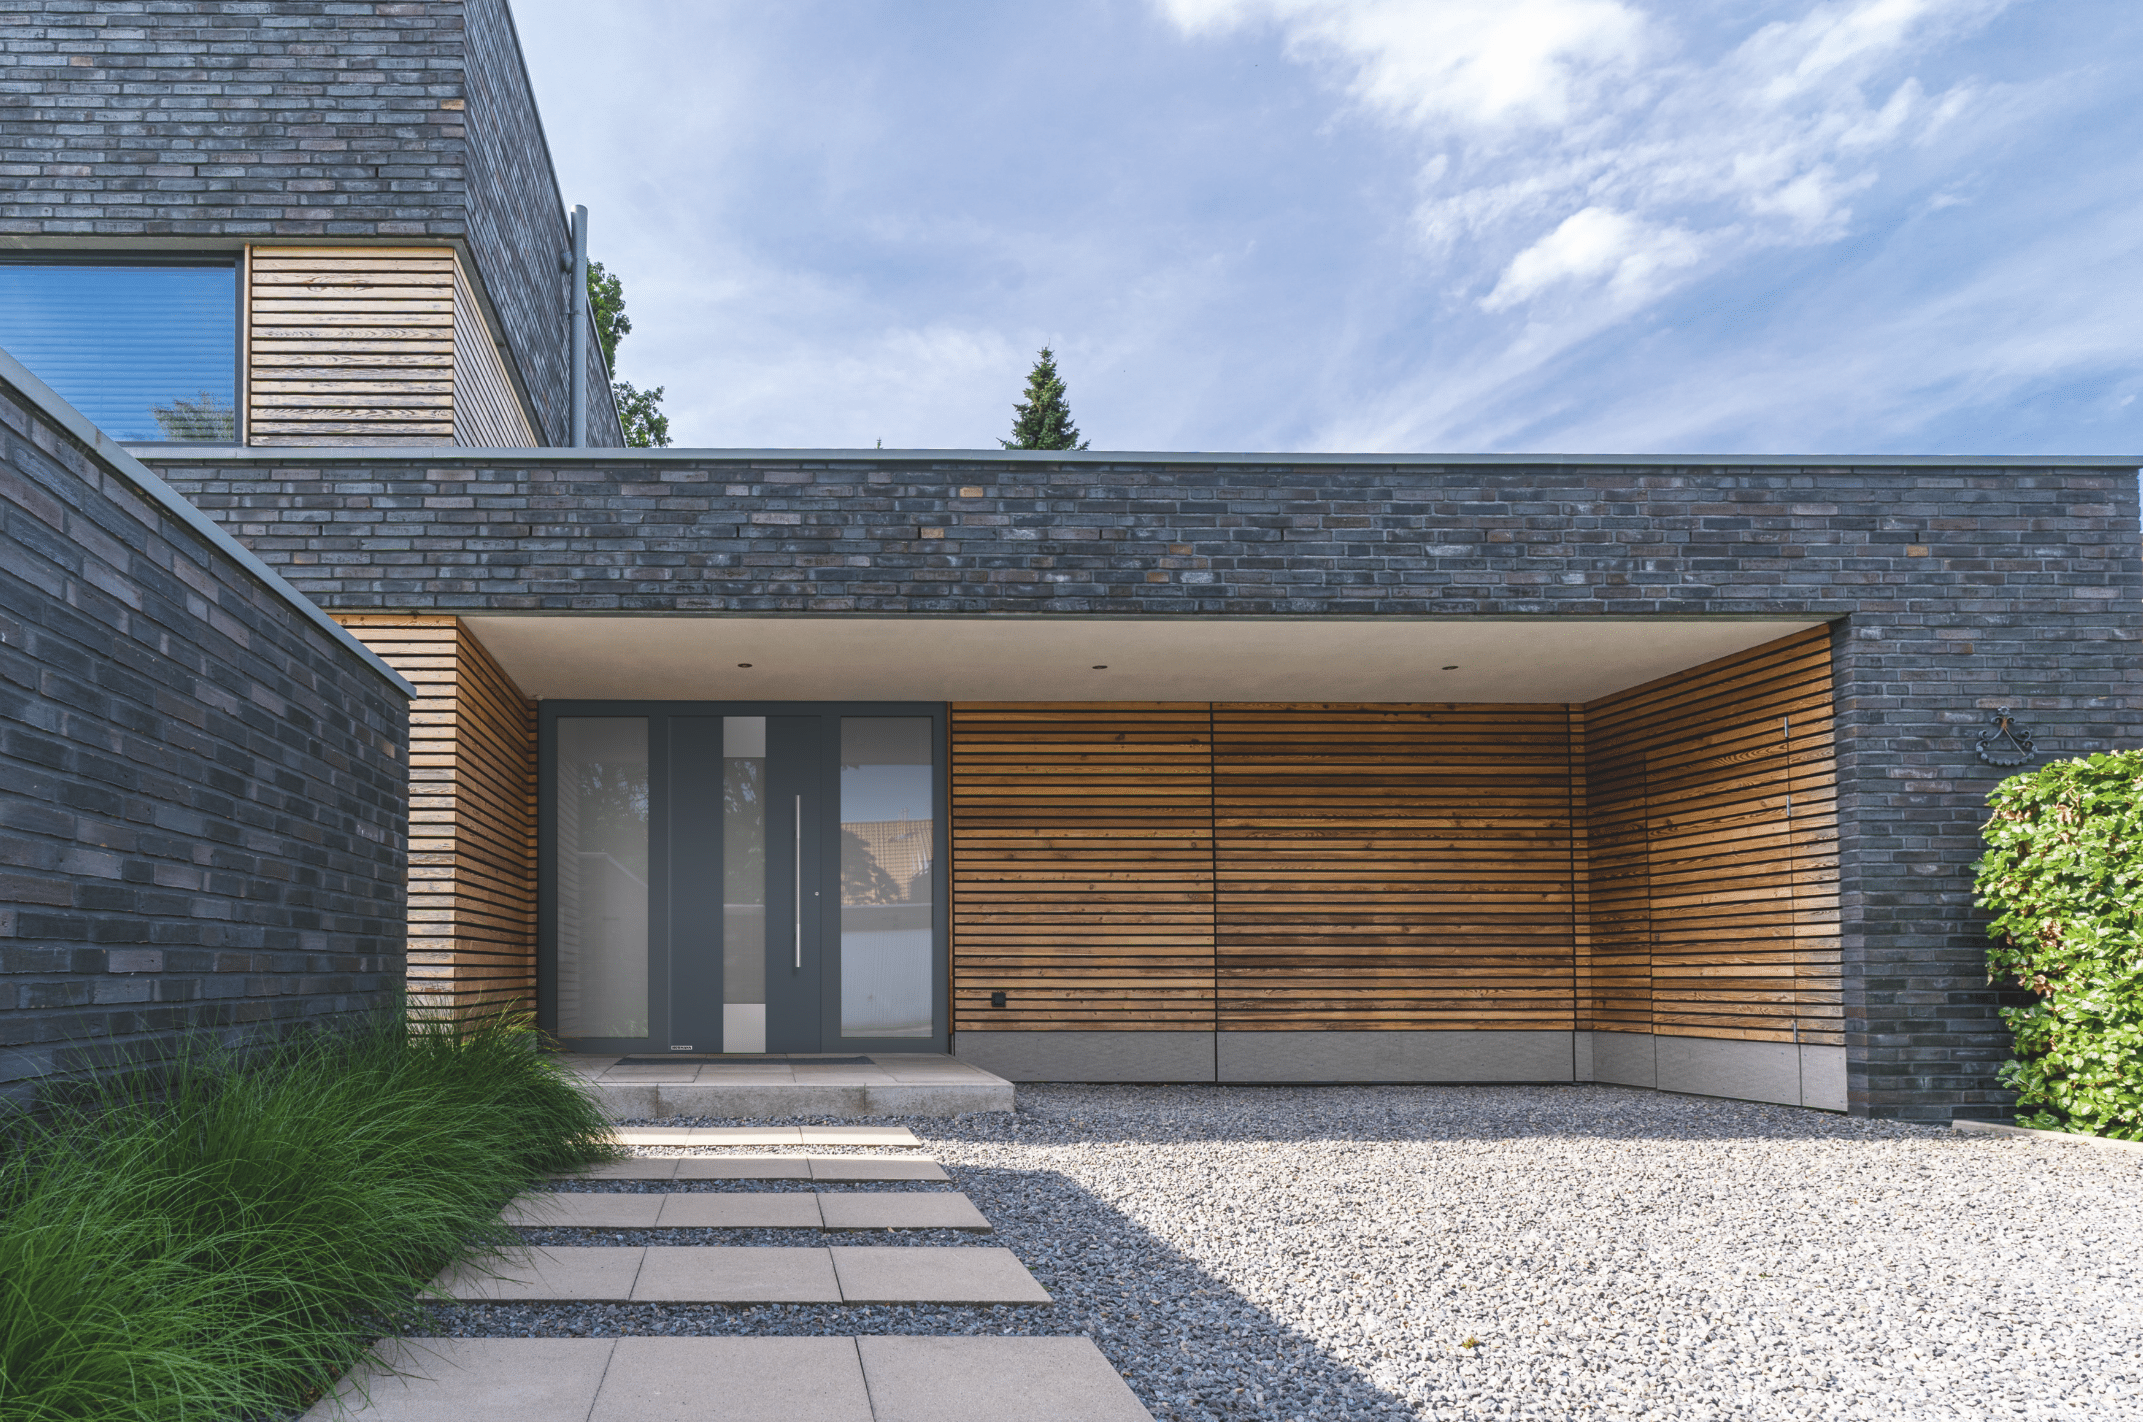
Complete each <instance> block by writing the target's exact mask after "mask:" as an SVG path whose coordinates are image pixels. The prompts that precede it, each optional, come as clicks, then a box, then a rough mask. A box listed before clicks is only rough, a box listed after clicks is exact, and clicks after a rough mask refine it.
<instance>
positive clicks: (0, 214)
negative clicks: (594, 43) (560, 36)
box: [0, 0, 623, 445]
mask: <svg viewBox="0 0 2143 1422" xmlns="http://www.w3.org/2000/svg"><path fill="white" fill-rule="evenodd" d="M0 47H4V50H5V55H6V64H7V72H6V79H7V82H6V84H5V85H4V86H0V244H4V245H5V246H7V247H11V248H14V249H17V250H54V249H74V250H87V249H93V248H98V247H102V248H105V249H108V250H109V249H122V250H127V251H145V250H157V249H158V248H159V247H163V248H166V249H169V248H172V247H173V246H175V245H176V246H182V247H185V248H187V249H190V250H202V249H205V248H213V247H215V246H217V245H219V244H221V243H228V244H229V246H230V248H231V250H234V251H235V250H236V248H237V246H238V245H239V244H240V243H243V242H275V241H303V242H309V243H312V244H314V245H319V244H320V243H321V242H322V241H323V240H328V241H332V240H334V239H344V240H353V241H368V240H382V241H394V240H398V241H402V242H405V243H406V242H407V241H409V240H410V239H412V238H439V239H446V240H449V241H454V242H458V243H461V244H463V245H464V246H465V248H466V249H467V251H468V252H469V255H470V259H471V262H472V264H473V265H474V266H475V268H476V269H477V272H478V274H479V276H480V278H481V280H482V282H483V283H484V289H485V293H486V295H487V296H488V297H489V299H490V301H491V303H492V305H493V306H494V308H495V309H496V311H497V314H498V318H499V322H500V324H501V326H502V327H503V329H504V333H505V337H506V345H507V348H508V351H509V352H510V354H511V356H512V358H513V360H514V362H515V364H516V365H517V366H518V367H519V370H520V375H521V379H522V381H523V383H524V384H525V386H526V389H527V393H528V395H529V398H530V401H531V403H532V404H533V405H534V406H535V409H536V412H537V415H538V418H539V420H540V422H541V424H542V426H543V428H542V429H541V431H540V432H539V434H540V437H541V438H542V439H543V440H544V441H545V442H546V443H564V441H565V437H566V402H567V394H566V359H565V355H564V351H565V340H566V338H565V332H566V329H567V311H566V295H567V293H566V285H567V282H566V279H565V278H564V277H563V276H562V275H561V273H560V272H559V270H558V254H559V252H560V251H562V250H563V249H564V248H565V246H566V245H567V244H568V241H569V237H568V233H567V229H566V227H565V220H564V211H563V206H562V204H561V201H560V197H559V193H558V184H557V179H556V177H555V176H554V175H553V174H552V172H551V167H550V159H549V153H548V150H547V149H546V148H545V146H544V143H543V133H542V125H541V121H540V119H539V118H538V116H537V113H536V106H535V99H534V96H533V95H532V93H531V92H530V90H529V86H528V76H527V73H526V71H525V70H524V68H523V67H522V63H521V55H520V45H519V42H518V40H516V39H515V37H514V33H513V22H512V18H511V16H510V15H509V14H508V13H507V10H506V5H505V0H467V2H466V3H464V0H396V2H395V3H376V4H367V3H351V4H340V3H334V4H331V3H324V0H277V3H273V4H252V3H214V4H198V5H196V4H187V5H162V4H151V3H145V0H43V3H37V4H30V5H17V6H14V7H11V8H0ZM589 394H590V407H589V437H590V439H591V440H592V441H594V442H595V443H597V444H610V445H618V444H622V443H623V440H622V437H621V436H620V435H619V434H618V432H617V421H616V419H615V417H614V413H613V411H612V407H611V403H610V396H609V388H608V384H607V382H606V381H604V380H602V379H600V378H599V379H597V380H595V381H593V382H591V385H590V391H589Z"/></svg>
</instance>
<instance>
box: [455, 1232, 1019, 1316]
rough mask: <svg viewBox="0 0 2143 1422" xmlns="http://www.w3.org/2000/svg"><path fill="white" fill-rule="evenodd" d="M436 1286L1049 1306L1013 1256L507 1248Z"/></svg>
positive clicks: (642, 1297) (647, 1296) (891, 1250)
mask: <svg viewBox="0 0 2143 1422" xmlns="http://www.w3.org/2000/svg"><path fill="white" fill-rule="evenodd" d="M432 1287H433V1288H434V1289H435V1290H437V1291H438V1292H439V1293H441V1294H444V1295H445V1296H446V1297H448V1298H451V1299H455V1300H457V1301H459V1302H464V1303H975V1304H985V1303H1007V1304H1020V1303H1048V1302H1049V1301H1050V1299H1049V1294H1048V1293H1047V1292H1046V1291H1045V1290H1044V1289H1043V1288H1042V1286H1041V1285H1040V1284H1038V1283H1036V1282H1035V1279H1034V1276H1033V1275H1032V1274H1030V1273H1028V1272H1027V1268H1026V1266H1025V1265H1024V1264H1021V1263H1020V1262H1019V1260H1018V1259H1016V1258H1014V1257H1013V1255H1012V1252H1011V1251H1010V1250H1008V1249H996V1248H990V1247H986V1246H975V1247H970V1248H958V1247H945V1248H934V1247H907V1248H902V1247H891V1246H880V1247H869V1246H855V1245H835V1246H831V1247H819V1248H798V1247H790V1246H758V1247H731V1246H727V1245H659V1244H658V1245H647V1246H643V1247H637V1248H616V1249H606V1248H601V1247H594V1248H581V1247H565V1248H548V1249H525V1250H513V1251H509V1252H508V1253H507V1254H506V1255H505V1256H504V1257H502V1258H499V1259H495V1260H491V1261H488V1262H483V1263H476V1264H464V1265H457V1266H456V1267H454V1268H452V1269H449V1270H447V1271H446V1272H445V1273H443V1274H441V1275H440V1276H439V1278H437V1279H435V1280H434V1281H433V1283H432Z"/></svg>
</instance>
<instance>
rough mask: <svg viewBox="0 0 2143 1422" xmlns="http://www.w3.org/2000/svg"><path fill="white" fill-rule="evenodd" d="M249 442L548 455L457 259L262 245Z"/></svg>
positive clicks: (250, 346) (248, 339)
mask: <svg viewBox="0 0 2143 1422" xmlns="http://www.w3.org/2000/svg"><path fill="white" fill-rule="evenodd" d="M244 329H245V366H246V382H245V384H246V392H245V404H246V441H247V443H249V444H255V445H353V444H354V445H447V444H457V443H459V444H468V443H482V444H485V445H489V446H493V447H522V448H525V447H528V446H531V445H533V444H534V443H535V441H534V438H533V436H532V435H530V434H529V432H528V425H527V422H526V420H525V418H524V417H523V416H522V414H521V410H520V403H519V400H518V399H517V398H516V397H515V396H514V393H513V389H512V382H511V379H510V377H509V376H508V375H507V372H506V367H505V364H504V362H503V358H502V357H501V356H500V355H499V352H498V348H497V346H496V344H495V343H494V342H493V341H492V339H491V335H490V331H489V328H488V327H487V326H486V324H485V322H484V318H483V313H482V311H481V309H480V308H479V307H478V306H477V303H476V297H475V293H474V291H473V289H472V288H471V286H470V284H469V282H468V279H467V277H466V276H465V275H464V274H463V273H462V271H461V268H460V263H459V262H458V260H457V259H456V256H455V253H454V249H453V248H451V247H265V246H261V247H253V248H251V249H249V250H248V252H247V254H246V317H245V322H244Z"/></svg>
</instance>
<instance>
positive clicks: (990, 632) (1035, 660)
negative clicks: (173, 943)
mask: <svg viewBox="0 0 2143 1422" xmlns="http://www.w3.org/2000/svg"><path fill="white" fill-rule="evenodd" d="M464 621H466V622H467V624H468V626H469V629H470V630H471V631H472V632H474V633H475V634H476V637H477V639H478V640H479V641H481V642H482V643H483V644H484V646H485V647H487V648H489V649H490V651H491V654H492V655H493V656H494V657H497V658H498V660H499V663H500V664H501V665H502V666H503V667H505V669H506V672H507V674H508V675H509V676H511V677H512V678H513V679H514V681H515V682H516V683H517V684H518V685H519V686H520V688H521V690H522V691H523V692H525V693H526V694H528V695H530V696H534V697H539V698H545V699H552V700H560V699H563V700H575V701H580V700H647V701H1477V702H1478V701H1501V702H1513V701H1563V702H1568V701H1591V700H1594V699H1596V698H1598V697H1601V696H1605V695H1607V694H1608V693H1609V692H1613V691H1620V690H1622V689H1623V688H1625V687H1631V686H1639V685H1642V684H1643V683H1645V682H1648V681H1651V680H1653V679H1655V678H1657V677H1662V676H1666V675H1667V674H1668V673H1670V672H1676V671H1681V670H1683V669H1684V668H1687V667H1693V666H1697V665H1699V664H1701V663H1703V662H1708V661H1711V660H1712V659H1714V658H1716V657H1723V656H1727V655H1728V654H1730V653H1733V652H1738V651H1742V650H1744V649H1746V648H1749V647H1755V646H1760V645H1762V644H1763V643H1765V642H1772V641H1776V640H1778V639H1779V638H1781V637H1784V636H1787V635H1789V634H1791V633H1794V632H1798V631H1801V630H1802V629H1804V628H1808V627H1814V626H1819V625H1820V624H1819V623H1816V622H1809V621H1798V622H1785V621H1777V622H1744V621H1725V620H1682V619H1669V618H1657V617H1655V618H1643V619H1627V620H1609V619H1606V618H1598V617H1584V618H1579V617H1559V618H1552V619H1551V618H1541V619H1538V620H1529V621H1496V620H1487V619H1482V620H1464V621H1439V622H1406V621H1398V620H1393V619H1384V620H1375V621H1372V620H1367V619H1361V620H1343V619H1337V618H1331V619H1324V618H1320V619H1316V620H1310V619H1303V620H1300V621H1286V620H1273V621H1254V620H1249V619H1241V618H1231V619H1228V620H1225V621H1223V620H1217V619H1194V618H1170V619H1166V620H1162V619H1141V620H1132V619H1125V620H1107V619H1101V618H1086V619H1076V620H1075V619H1070V618H1065V619H1042V618H973V617H618V616H596V617H591V616H586V615H581V616H574V615H571V614H564V615H558V616H521V617H469V618H465V619H464ZM739 662H749V663H751V665H750V666H749V667H740V666H739V665H738V663H739ZM1096 664H1100V665H1102V666H1105V667H1106V668H1107V669H1106V670H1102V671H1097V670H1095V669H1094V668H1095V666H1096ZM1446 667H1453V668H1455V670H1449V671H1447V670H1445V668H1446Z"/></svg>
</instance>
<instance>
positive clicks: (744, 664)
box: [737, 662, 751, 667]
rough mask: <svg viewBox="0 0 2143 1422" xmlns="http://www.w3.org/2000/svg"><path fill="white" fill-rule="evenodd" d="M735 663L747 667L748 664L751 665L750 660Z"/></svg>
mask: <svg viewBox="0 0 2143 1422" xmlns="http://www.w3.org/2000/svg"><path fill="white" fill-rule="evenodd" d="M737 665H738V666H740V667H748V666H750V665H751V663H750V662H738V663H737Z"/></svg>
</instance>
